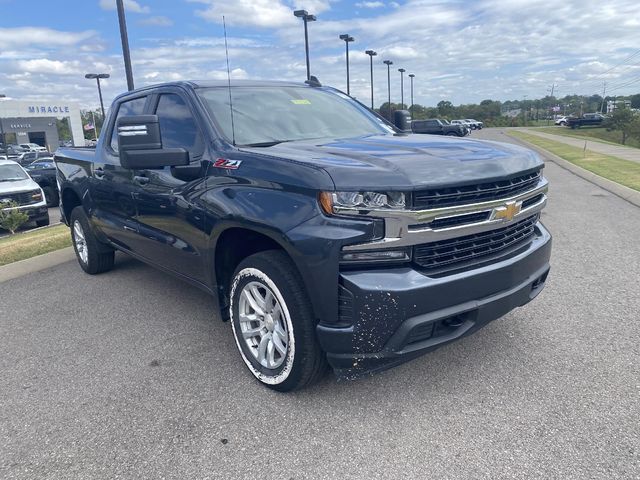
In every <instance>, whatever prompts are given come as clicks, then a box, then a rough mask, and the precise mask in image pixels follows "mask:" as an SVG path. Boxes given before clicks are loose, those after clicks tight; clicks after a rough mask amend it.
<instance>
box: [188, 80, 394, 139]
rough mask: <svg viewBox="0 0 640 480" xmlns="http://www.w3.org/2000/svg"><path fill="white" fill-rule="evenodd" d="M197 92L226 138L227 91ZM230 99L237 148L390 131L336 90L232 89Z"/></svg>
mask: <svg viewBox="0 0 640 480" xmlns="http://www.w3.org/2000/svg"><path fill="white" fill-rule="evenodd" d="M198 94H199V95H200V97H201V98H202V99H203V100H204V102H205V103H206V105H207V107H208V108H209V111H210V113H211V116H212V117H213V118H214V120H215V122H216V123H217V125H218V127H219V128H220V130H221V131H222V133H223V134H224V135H225V137H227V139H229V140H231V139H232V138H233V134H232V131H231V111H230V107H229V90H228V89H227V88H220V87H216V88H204V89H199V90H198ZM232 99H233V121H234V127H235V128H234V130H235V143H236V145H243V146H270V145H274V144H276V143H280V142H290V141H295V140H308V139H312V138H350V137H361V136H367V135H380V134H385V133H387V134H388V133H393V130H392V129H391V128H390V127H388V126H387V125H385V124H384V122H383V121H382V120H381V119H379V118H377V117H376V116H375V115H373V114H372V113H371V112H369V111H368V110H366V109H365V108H364V107H362V106H360V105H359V104H358V103H356V102H354V101H353V100H352V99H350V98H349V97H347V96H346V95H343V94H340V93H338V92H333V91H328V90H322V89H317V88H310V87H302V86H300V87H295V86H282V87H280V86H275V87H233V89H232Z"/></svg>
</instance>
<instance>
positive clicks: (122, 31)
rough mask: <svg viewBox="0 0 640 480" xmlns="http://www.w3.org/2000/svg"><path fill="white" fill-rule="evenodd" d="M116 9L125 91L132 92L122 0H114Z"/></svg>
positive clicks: (127, 37)
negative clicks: (125, 76) (124, 75)
mask: <svg viewBox="0 0 640 480" xmlns="http://www.w3.org/2000/svg"><path fill="white" fill-rule="evenodd" d="M116 6H117V8H118V23H119V24H120V40H121V42H122V56H123V57H124V71H125V73H126V75H127V89H128V90H129V91H131V90H133V89H134V88H135V87H134V86H133V71H132V70H131V53H130V52H129V36H128V35H127V20H126V19H125V16H124V0H116Z"/></svg>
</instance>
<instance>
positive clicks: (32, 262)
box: [0, 247, 76, 283]
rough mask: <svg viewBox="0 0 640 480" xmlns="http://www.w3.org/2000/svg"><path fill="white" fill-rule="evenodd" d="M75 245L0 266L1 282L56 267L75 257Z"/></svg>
mask: <svg viewBox="0 0 640 480" xmlns="http://www.w3.org/2000/svg"><path fill="white" fill-rule="evenodd" d="M75 256H76V254H75V252H74V250H73V247H66V248H62V249H60V250H55V251H53V252H49V253H45V254H44V255H38V256H37V257H32V258H27V259H25V260H20V261H18V262H14V263H10V264H8V265H4V266H2V267H0V283H2V282H6V281H7V280H12V279H14V278H18V277H22V276H24V275H27V274H29V273H33V272H38V271H40V270H44V269H46V268H50V267H55V266H56V265H60V264H61V263H66V262H68V261H70V260H73V259H74V258H75Z"/></svg>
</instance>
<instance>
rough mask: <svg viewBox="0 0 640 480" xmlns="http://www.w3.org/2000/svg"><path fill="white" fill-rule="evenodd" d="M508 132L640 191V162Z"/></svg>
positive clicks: (525, 134)
mask: <svg viewBox="0 0 640 480" xmlns="http://www.w3.org/2000/svg"><path fill="white" fill-rule="evenodd" d="M508 134H509V135H511V136H513V137H516V138H519V139H521V140H524V141H525V142H528V143H531V144H533V145H535V146H537V147H540V148H543V149H544V150H547V151H549V152H551V153H553V154H555V155H557V156H559V157H560V158H563V159H564V160H567V161H568V162H571V163H573V164H574V165H577V166H579V167H582V168H584V169H585V170H589V171H590V172H593V173H595V174H596V175H600V176H601V177H604V178H607V179H609V180H612V181H614V182H616V183H619V184H620V185H624V186H626V187H629V188H633V189H634V190H638V191H640V163H637V162H632V161H629V160H623V159H622V158H617V157H612V156H610V155H603V154H601V153H596V152H592V151H590V150H586V151H585V150H583V149H582V148H577V147H572V146H570V145H566V144H564V143H561V142H556V141H553V140H547V139H546V138H542V137H538V136H535V135H530V134H527V133H523V132H518V131H508Z"/></svg>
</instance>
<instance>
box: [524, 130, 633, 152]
mask: <svg viewBox="0 0 640 480" xmlns="http://www.w3.org/2000/svg"><path fill="white" fill-rule="evenodd" d="M536 132H543V133H550V134H551V135H562V136H563V137H573V138H580V139H587V140H595V141H598V142H602V143H611V144H614V145H622V133H621V132H618V131H611V132H608V131H607V129H606V128H604V127H583V128H576V129H571V128H568V127H542V128H536ZM625 146H627V147H635V148H640V140H637V139H635V138H627V142H626V143H625Z"/></svg>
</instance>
